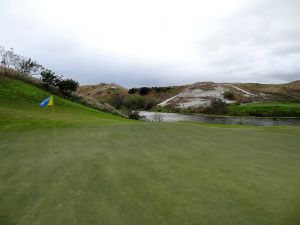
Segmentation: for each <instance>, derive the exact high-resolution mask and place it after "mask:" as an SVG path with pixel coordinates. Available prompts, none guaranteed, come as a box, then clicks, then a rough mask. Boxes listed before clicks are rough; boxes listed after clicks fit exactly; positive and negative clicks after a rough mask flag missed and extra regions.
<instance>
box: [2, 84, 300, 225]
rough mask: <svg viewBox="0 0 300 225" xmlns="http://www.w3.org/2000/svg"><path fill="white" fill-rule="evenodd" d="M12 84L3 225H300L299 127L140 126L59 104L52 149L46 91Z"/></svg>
mask: <svg viewBox="0 0 300 225" xmlns="http://www.w3.org/2000/svg"><path fill="white" fill-rule="evenodd" d="M7 82H8V83H7ZM15 82H17V81H14V80H10V81H5V82H4V81H0V85H1V86H0V91H1V92H0V118H1V124H0V126H1V129H0V224H1V225H34V224H42V225H48V224H49V225H53V224H56V225H60V224H61V225H66V224H72V225H94V224H105V225H110V224H111V225H117V224H122V225H127V224H128V225H135V224H136V225H141V224H143V225H153V224H164V225H177V224H178V225H182V224H194V225H198V224H200V225H201V224H210V225H217V224H222V225H226V224H228V225H229V224H230V225H235V224H236V225H247V224H249V225H250V224H251V225H255V224H257V225H262V224H266V225H278V224H283V225H284V224H288V225H296V224H299V222H300V216H299V209H300V151H299V149H300V148H299V147H300V139H299V135H300V128H298V127H270V128H269V127H268V128H264V127H250V126H247V127H246V126H229V125H213V126H211V125H203V124H196V123H191V122H189V123H143V122H134V121H130V120H125V119H122V118H120V117H117V116H113V115H110V114H106V113H99V112H97V111H95V110H92V109H89V108H87V107H84V106H81V105H79V104H76V103H73V102H69V101H66V100H64V99H60V98H56V100H57V107H56V110H57V115H59V118H57V120H58V121H59V122H58V124H57V127H56V133H55V142H54V139H53V130H52V123H51V122H52V114H51V110H48V109H46V110H44V109H43V110H42V109H39V108H38V106H36V104H38V103H39V102H40V100H43V98H44V97H46V96H47V95H48V93H45V92H43V91H41V92H40V90H39V89H35V88H34V89H30V88H32V87H31V86H28V85H26V84H21V83H18V82H17V83H15ZM18 85H19V86H18ZM4 90H7V91H4ZM8 91H10V94H8ZM25 93H26V94H25ZM17 96H18V98H17ZM26 96H27V97H26ZM37 102H38V103H37ZM43 121H46V122H43Z"/></svg>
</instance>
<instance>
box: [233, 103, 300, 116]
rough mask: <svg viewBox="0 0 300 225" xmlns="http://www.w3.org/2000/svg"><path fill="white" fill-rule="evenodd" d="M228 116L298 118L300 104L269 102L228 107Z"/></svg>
mask: <svg viewBox="0 0 300 225" xmlns="http://www.w3.org/2000/svg"><path fill="white" fill-rule="evenodd" d="M228 109H229V114H233V115H252V116H295V117H300V103H293V102H270V103H248V104H244V105H230V106H229V108H228Z"/></svg>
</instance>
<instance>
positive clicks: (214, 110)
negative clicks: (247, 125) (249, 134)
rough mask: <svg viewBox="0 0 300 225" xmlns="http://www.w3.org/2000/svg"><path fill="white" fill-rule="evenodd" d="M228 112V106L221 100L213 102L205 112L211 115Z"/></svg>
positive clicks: (213, 100) (216, 99) (215, 99)
mask: <svg viewBox="0 0 300 225" xmlns="http://www.w3.org/2000/svg"><path fill="white" fill-rule="evenodd" d="M227 111H228V109H227V104H226V103H225V102H223V101H222V99H220V98H214V99H212V100H211V103H210V106H209V107H208V108H206V109H205V111H204V112H206V113H211V114H226V113H227Z"/></svg>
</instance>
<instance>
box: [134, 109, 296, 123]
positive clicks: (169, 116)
mask: <svg viewBox="0 0 300 225" xmlns="http://www.w3.org/2000/svg"><path fill="white" fill-rule="evenodd" d="M140 115H141V116H144V117H145V118H144V120H147V121H165V122H176V121H194V122H205V123H219V124H243V125H255V126H300V118H290V117H286V118H284V117H278V118H270V117H268V118H261V117H230V116H208V115H183V114H179V113H161V112H149V111H141V112H140Z"/></svg>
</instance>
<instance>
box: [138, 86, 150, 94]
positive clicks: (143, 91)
mask: <svg viewBox="0 0 300 225" xmlns="http://www.w3.org/2000/svg"><path fill="white" fill-rule="evenodd" d="M149 91H150V88H147V87H142V88H140V91H139V94H140V95H147V94H148V93H149Z"/></svg>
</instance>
